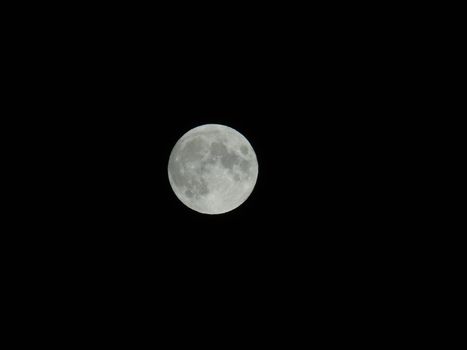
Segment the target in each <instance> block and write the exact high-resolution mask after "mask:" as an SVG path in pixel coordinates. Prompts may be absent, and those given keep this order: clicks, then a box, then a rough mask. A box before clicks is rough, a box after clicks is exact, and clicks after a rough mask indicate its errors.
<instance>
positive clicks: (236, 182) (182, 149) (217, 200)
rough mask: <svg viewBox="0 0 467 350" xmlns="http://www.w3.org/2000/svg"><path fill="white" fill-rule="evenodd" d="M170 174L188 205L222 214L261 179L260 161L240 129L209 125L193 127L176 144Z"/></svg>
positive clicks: (171, 158) (236, 204)
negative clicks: (259, 174)
mask: <svg viewBox="0 0 467 350" xmlns="http://www.w3.org/2000/svg"><path fill="white" fill-rule="evenodd" d="M168 175H169V181H170V185H171V186H172V189H173V191H174V192H175V194H176V196H177V197H178V199H180V201H181V202H182V203H184V204H185V205H186V206H188V207H189V208H191V209H193V210H195V211H197V212H200V213H203V214H222V213H226V212H228V211H231V210H233V209H235V208H237V207H238V206H240V205H241V204H242V203H243V202H245V200H246V199H247V198H248V197H249V196H250V194H251V192H252V191H253V188H254V187H255V184H256V180H257V178H258V161H257V158H256V154H255V152H254V150H253V147H252V146H251V144H250V143H249V142H248V140H247V139H246V138H245V137H244V136H243V135H242V134H240V133H239V132H238V131H236V130H234V129H232V128H230V127H228V126H224V125H220V124H206V125H202V126H198V127H196V128H194V129H191V130H190V131H188V132H187V133H186V134H184V135H183V136H182V137H181V138H180V139H179V140H178V142H177V143H176V144H175V146H174V148H173V150H172V152H171V154H170V158H169V164H168Z"/></svg>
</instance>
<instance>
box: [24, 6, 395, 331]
mask: <svg viewBox="0 0 467 350" xmlns="http://www.w3.org/2000/svg"><path fill="white" fill-rule="evenodd" d="M329 11H330V12H326V11H324V12H319V14H318V12H317V13H316V14H314V15H311V14H310V15H308V13H302V14H301V15H300V13H299V12H300V11H298V12H293V13H294V14H296V16H298V17H296V16H295V15H294V16H291V17H289V16H288V15H287V14H284V15H283V17H277V14H276V15H267V14H262V12H261V11H260V12H256V14H255V15H251V18H249V19H243V20H242V21H237V20H236V19H235V18H236V17H235V16H233V15H232V16H227V15H226V16H217V17H215V18H214V19H215V20H214V22H209V24H208V23H207V22H205V21H203V20H201V19H199V20H197V19H196V17H192V16H190V14H189V11H187V13H186V14H185V16H182V17H180V18H179V17H177V16H178V15H177V16H175V17H177V18H174V17H170V19H165V20H162V19H161V18H164V17H165V16H164V15H161V14H160V15H159V16H158V17H157V19H155V18H153V17H152V16H151V14H152V13H154V12H150V13H148V14H146V15H143V12H144V11H136V14H137V16H135V17H133V15H132V14H122V13H121V12H120V14H119V15H115V16H114V15H112V13H110V12H107V10H106V11H104V12H99V11H97V10H96V11H90V12H88V13H87V16H85V17H80V16H75V15H72V14H70V15H69V16H68V15H63V16H59V17H56V18H55V20H54V21H51V22H47V21H44V22H43V23H40V28H41V30H40V31H34V30H31V31H28V32H27V33H26V34H27V35H26V37H27V39H28V42H27V53H26V54H25V55H23V56H22V57H21V59H23V60H24V79H25V81H27V82H28V84H26V89H29V90H30V92H32V95H33V96H34V98H31V99H30V100H29V101H28V102H27V104H28V108H30V109H31V110H34V111H36V115H37V117H36V118H32V120H27V121H26V120H25V121H24V125H25V127H26V128H27V130H28V131H29V132H30V133H31V134H34V138H33V139H34V140H35V144H36V145H38V146H37V147H32V148H31V150H30V154H31V159H32V160H34V163H33V164H34V165H33V166H32V169H31V171H32V172H33V173H34V174H35V176H34V177H32V178H27V179H28V181H29V182H28V183H29V184H30V185H29V186H31V187H30V188H31V193H28V198H31V199H30V200H29V201H28V202H27V206H29V207H30V209H32V211H33V212H35V213H36V214H34V215H33V216H32V217H31V218H30V219H29V220H28V224H31V225H32V227H35V230H36V231H37V232H38V234H37V235H31V234H25V236H24V241H25V242H26V244H27V245H28V247H29V248H30V249H31V250H33V251H34V260H35V263H36V264H37V265H35V266H32V267H31V276H37V275H39V276H40V277H39V278H38V280H37V281H38V282H37V283H38V285H39V286H42V287H43V288H45V290H50V289H49V287H50V286H51V285H56V286H58V287H57V288H56V289H54V292H53V298H57V299H60V298H64V299H67V298H72V299H73V300H74V307H77V308H80V307H82V308H85V309H86V308H91V309H93V310H94V311H93V312H96V311H95V310H101V311H99V312H102V314H106V315H108V314H111V315H121V314H122V313H128V314H132V313H134V312H137V311H135V310H142V309H144V310H147V311H144V312H143V313H154V312H162V311H161V310H162V309H164V310H165V311H167V309H170V310H171V312H167V314H166V315H167V316H166V317H167V324H170V323H171V322H175V318H176V315H178V314H180V313H183V314H188V316H186V317H187V318H188V319H190V320H192V321H193V322H195V321H196V318H197V317H198V316H199V315H201V314H204V313H209V314H210V315H211V316H210V317H213V318H218V317H222V315H226V314H231V315H233V317H234V316H236V317H244V318H247V319H248V318H250V317H251V318H266V319H269V320H279V319H281V317H280V316H279V315H286V314H293V313H295V312H298V313H301V312H303V313H304V314H302V315H301V316H300V317H305V316H306V315H309V312H311V310H314V311H313V312H314V313H317V314H319V315H320V316H319V320H320V323H321V324H327V322H332V318H333V315H335V314H339V315H340V316H339V317H340V319H342V320H344V321H343V322H347V321H348V322H350V319H352V318H353V316H352V315H355V313H356V312H357V310H356V309H357V308H359V311H358V312H361V310H362V308H364V306H363V305H367V306H368V305H370V304H372V300H374V298H376V299H377V298H379V295H380V294H379V293H380V291H383V290H385V291H387V289H388V288H391V287H390V286H388V285H386V284H385V280H384V279H381V278H380V277H381V276H384V275H386V271H387V269H388V268H389V266H390V264H391V262H390V260H388V259H386V257H387V256H388V254H390V247H391V246H393V245H394V244H395V243H394V240H397V239H398V238H400V237H397V236H394V235H390V233H391V230H394V224H393V223H392V220H391V217H392V216H393V215H396V214H398V213H397V209H394V207H393V206H392V205H391V204H390V203H389V202H388V201H386V200H385V199H386V198H388V192H390V191H391V186H392V183H391V181H388V174H390V173H391V171H392V169H391V168H390V167H388V166H387V165H386V164H387V163H385V162H382V161H381V159H384V158H385V157H386V156H387V152H388V145H387V144H386V143H385V140H387V139H388V137H390V136H389V135H388V134H389V132H388V130H389V129H390V128H391V123H394V118H393V114H392V112H393V110H392V108H393V107H392V104H391V99H393V98H396V97H394V96H395V94H397V91H396V92H394V91H393V90H392V85H391V84H390V83H389V81H390V79H391V78H389V76H391V74H392V73H393V71H392V70H393V69H394V65H393V64H391V63H388V57H389V56H390V55H391V53H390V52H386V51H385V47H386V46H384V45H380V43H382V42H385V40H386V39H385V38H386V34H385V33H384V30H378V31H374V30H372V28H374V26H375V24H374V23H372V21H373V20H374V21H376V22H377V20H378V16H375V17H373V20H371V19H368V21H366V22H361V21H357V20H355V17H351V16H347V15H346V12H345V10H342V9H341V10H340V11H336V9H332V10H329ZM357 12H358V11H357ZM93 14H94V15H93ZM188 19H191V21H188ZM211 19H212V18H211ZM258 19H261V21H259V20H258ZM185 20H186V21H185ZM181 23H183V24H184V25H183V26H181V25H180V24H181ZM31 57H34V59H32V60H31ZM20 62H23V61H20ZM205 123H218V124H225V125H228V126H230V127H233V128H234V129H236V130H238V131H239V132H241V133H242V134H243V135H244V136H245V137H246V138H247V139H248V140H249V141H250V142H251V144H252V145H253V147H254V149H255V152H256V154H257V158H258V162H259V177H258V181H257V184H256V187H255V189H254V191H253V193H252V194H251V196H250V198H249V199H248V200H247V201H246V202H245V203H244V204H243V205H241V206H240V207H239V208H237V209H236V210H234V211H231V212H229V213H226V214H223V215H214V216H211V215H202V214H199V213H196V212H194V211H192V210H191V209H189V208H187V207H185V206H184V205H183V204H182V203H181V202H180V201H179V200H178V199H177V198H176V196H175V194H174V193H173V191H172V189H171V187H170V184H169V181H168V177H167V163H168V158H169V154H170V151H171V150H172V147H173V146H174V144H175V143H176V141H177V140H178V139H179V138H180V137H181V136H182V135H183V134H184V133H185V132H187V131H188V130H190V129H191V128H194V127H196V126H199V125H202V124H205ZM394 176H395V177H397V176H398V174H394ZM39 232H40V234H39ZM396 244H397V242H396ZM39 288H40V287H39ZM155 295H157V298H155V297H154V296H155ZM122 300H123V301H122ZM116 304H118V305H119V306H118V308H116V307H115V305H116ZM208 310H209V311H208ZM301 310H308V311H306V312H305V311H301ZM373 311H374V310H373V308H372V307H368V310H367V312H368V314H367V315H368V317H370V318H371V317H372V316H371V313H372V312H373ZM164 315H165V314H164ZM190 315H191V316H190ZM196 315H198V316H196ZM242 315H243V316H242ZM116 317H117V316H116ZM285 317H286V316H285ZM315 321H316V319H315ZM353 321H355V320H353ZM244 322H248V321H247V320H245V321H244ZM291 322H292V321H291ZM253 323H254V322H253Z"/></svg>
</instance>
